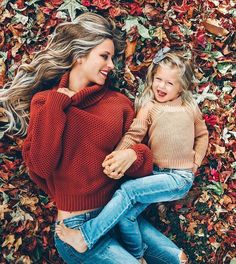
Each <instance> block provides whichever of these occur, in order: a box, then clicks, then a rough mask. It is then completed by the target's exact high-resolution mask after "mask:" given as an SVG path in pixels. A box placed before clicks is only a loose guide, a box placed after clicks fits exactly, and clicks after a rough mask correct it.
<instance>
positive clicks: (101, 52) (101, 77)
mask: <svg viewBox="0 0 236 264" xmlns="http://www.w3.org/2000/svg"><path fill="white" fill-rule="evenodd" d="M114 50H115V48H114V43H113V41H112V40H111V39H106V40H104V41H103V42H102V43H101V44H99V45H98V46H96V47H95V48H93V49H92V50H91V51H90V53H89V54H88V55H87V56H86V57H83V58H81V59H80V60H79V61H78V62H77V63H76V64H75V66H74V68H73V69H72V70H74V72H75V69H77V70H76V71H77V77H79V78H80V80H81V81H82V82H83V84H84V86H88V85H91V84H99V85H103V84H104V83H105V80H106V78H107V75H108V73H109V72H110V71H111V70H113V69H114V64H113V61H112V58H113V56H114V52H115V51H114Z"/></svg>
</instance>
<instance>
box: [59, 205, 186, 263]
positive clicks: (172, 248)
mask: <svg viewBox="0 0 236 264" xmlns="http://www.w3.org/2000/svg"><path fill="white" fill-rule="evenodd" d="M100 211H101V210H95V211H92V212H89V213H85V214H83V215H78V216H74V217H71V218H68V219H66V220H64V221H63V222H64V224H65V225H66V226H67V227H69V228H73V229H77V230H78V229H79V228H80V227H81V225H82V224H84V223H86V221H89V220H90V219H93V218H94V217H96V216H97V215H98V214H99V212H100ZM138 223H139V228H140V233H141V235H142V239H143V243H144V244H145V247H146V251H145V252H144V257H145V259H146V261H147V263H148V264H157V263H158V264H167V263H172V264H179V263H180V261H179V256H180V254H181V250H180V249H179V248H178V247H177V246H176V245H175V244H174V243H173V242H172V241H171V240H169V239H168V238H167V237H166V236H164V235H163V234H162V233H160V232H159V231H158V230H157V229H156V228H154V227H153V226H152V225H151V224H150V223H148V222H147V221H146V220H145V219H143V218H142V217H141V216H139V217H138ZM54 239H55V245H56V248H57V250H58V253H59V254H60V256H61V257H62V258H63V260H64V261H65V262H66V263H67V264H79V263H83V264H94V263H96V264H126V263H128V264H139V262H138V260H137V259H136V258H135V257H133V256H132V255H131V254H130V253H129V252H128V251H126V250H125V249H124V248H123V247H122V245H121V244H120V243H119V240H118V238H117V233H116V232H115V230H114V229H112V230H110V232H108V233H106V234H105V235H104V236H103V237H102V238H101V239H100V240H99V241H98V242H97V243H96V245H95V246H94V247H93V248H92V249H90V250H87V251H86V252H85V253H82V254H81V253H78V252H77V251H76V250H75V249H74V248H73V247H71V246H69V245H68V244H66V243H65V242H63V241H62V240H60V239H59V237H58V236H57V235H56V234H55V235H54Z"/></svg>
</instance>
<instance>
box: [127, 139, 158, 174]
mask: <svg viewBox="0 0 236 264" xmlns="http://www.w3.org/2000/svg"><path fill="white" fill-rule="evenodd" d="M130 148H131V149H133V150H134V151H135V152H136V154H137V159H136V161H135V162H134V163H133V165H132V166H131V167H130V168H129V169H128V170H127V171H126V174H127V175H128V176H131V177H143V176H146V175H150V174H151V173H152V171H153V157H152V152H151V150H150V149H149V148H148V147H147V146H146V145H144V144H136V145H133V146H132V147H130Z"/></svg>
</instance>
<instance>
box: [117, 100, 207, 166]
mask: <svg viewBox="0 0 236 264" xmlns="http://www.w3.org/2000/svg"><path fill="white" fill-rule="evenodd" d="M147 131H148V135H149V146H150V148H151V150H152V153H153V160H154V163H155V164H156V165H157V166H159V167H160V168H175V169H191V168H193V163H195V164H197V165H198V166H200V165H201V162H202V160H203V158H204V156H205V154H206V150H207V146H208V131H207V127H206V124H205V121H204V120H203V119H202V114H201V112H200V109H199V108H198V106H197V104H193V105H191V106H190V105H183V104H182V99H181V97H179V98H177V99H176V100H174V101H169V102H166V103H158V102H155V103H154V104H153V107H152V108H151V110H150V111H149V114H148V118H147V120H142V119H138V118H135V119H134V121H133V123H132V125H131V127H130V129H129V131H128V132H127V133H126V134H125V136H124V137H123V139H122V140H121V142H120V143H119V145H118V146H117V149H125V148H128V147H130V146H132V145H133V144H137V143H138V142H141V140H142V139H143V137H144V136H145V134H146V133H147Z"/></svg>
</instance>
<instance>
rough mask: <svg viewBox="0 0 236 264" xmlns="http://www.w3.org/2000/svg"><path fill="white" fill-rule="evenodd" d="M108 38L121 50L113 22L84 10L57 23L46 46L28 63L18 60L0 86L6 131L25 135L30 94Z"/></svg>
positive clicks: (49, 84)
mask: <svg viewBox="0 0 236 264" xmlns="http://www.w3.org/2000/svg"><path fill="white" fill-rule="evenodd" d="M106 39H111V40H113V42H114V45H115V48H116V50H118V51H121V49H122V47H123V41H122V40H121V36H120V34H119V32H117V30H116V29H115V26H114V23H112V22H111V21H108V20H107V19H105V18H103V17H102V16H100V15H97V14H95V13H90V12H87V13H84V14H82V15H80V16H78V18H77V19H76V20H75V21H74V22H66V23H62V24H60V25H58V26H57V28H56V29H55V31H54V33H53V34H52V36H51V38H50V40H49V42H48V45H47V46H46V48H45V49H44V50H42V51H40V52H38V53H37V54H36V55H35V56H34V58H33V60H32V62H31V63H30V64H22V65H21V66H20V67H19V69H18V72H17V74H16V76H15V78H14V79H13V81H12V82H9V83H7V84H6V85H5V86H4V87H3V89H0V106H2V107H3V108H4V109H5V111H6V114H7V116H8V119H9V124H8V127H7V129H6V131H14V132H15V133H16V134H20V135H25V134H26V132H27V127H28V119H29V106H30V101H31V99H32V97H33V95H34V94H35V93H37V92H39V91H42V90H47V89H50V88H52V86H53V85H55V83H57V82H58V81H59V80H60V78H61V76H62V75H63V74H64V73H65V72H66V71H68V70H70V69H71V67H72V65H73V63H74V62H75V61H76V60H77V59H78V58H81V57H84V56H87V55H88V54H89V52H90V51H91V50H92V49H93V48H94V47H96V46H97V45H99V44H101V43H102V42H103V41H104V40H106Z"/></svg>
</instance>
